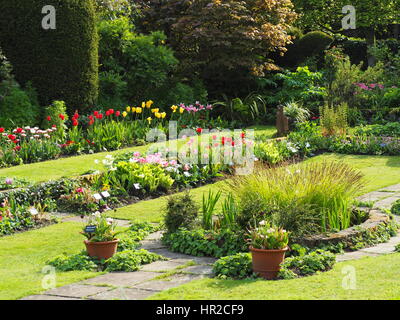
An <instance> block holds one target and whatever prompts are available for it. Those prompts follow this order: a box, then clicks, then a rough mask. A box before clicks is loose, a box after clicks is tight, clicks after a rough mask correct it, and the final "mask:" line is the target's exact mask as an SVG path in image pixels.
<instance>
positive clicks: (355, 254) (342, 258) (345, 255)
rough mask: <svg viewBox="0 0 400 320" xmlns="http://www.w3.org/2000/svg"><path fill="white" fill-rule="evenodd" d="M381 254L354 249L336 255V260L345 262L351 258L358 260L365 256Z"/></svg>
mask: <svg viewBox="0 0 400 320" xmlns="http://www.w3.org/2000/svg"><path fill="white" fill-rule="evenodd" d="M378 255H379V254H375V253H371V252H362V251H354V252H346V253H343V254H340V255H337V256H336V262H343V261H349V260H357V259H361V258H364V257H376V256H378Z"/></svg>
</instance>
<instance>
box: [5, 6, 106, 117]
mask: <svg viewBox="0 0 400 320" xmlns="http://www.w3.org/2000/svg"><path fill="white" fill-rule="evenodd" d="M46 5H52V6H54V7H55V9H56V29H55V30H45V29H43V28H42V20H43V18H44V17H45V16H46V14H42V8H43V7H44V6H46ZM0 47H1V48H2V49H3V51H4V54H5V56H6V57H7V58H8V59H9V60H10V62H11V64H12V65H13V69H14V73H15V77H16V80H17V81H18V82H19V83H20V84H21V85H25V84H26V83H28V82H29V81H31V82H32V85H33V87H34V88H35V89H36V90H37V92H38V94H39V100H40V103H41V104H42V105H49V104H50V103H51V102H52V101H54V100H63V101H65V102H66V103H67V106H68V108H69V111H70V112H72V111H73V110H75V109H84V108H85V107H87V106H89V105H91V104H93V103H94V102H95V101H96V99H97V95H98V35H97V30H96V13H95V8H94V0H13V1H10V0H0Z"/></svg>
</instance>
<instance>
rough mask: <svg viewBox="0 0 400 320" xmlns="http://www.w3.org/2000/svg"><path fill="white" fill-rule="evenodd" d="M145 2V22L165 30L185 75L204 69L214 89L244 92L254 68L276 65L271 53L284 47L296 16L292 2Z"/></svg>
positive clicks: (258, 71)
mask: <svg viewBox="0 0 400 320" xmlns="http://www.w3.org/2000/svg"><path fill="white" fill-rule="evenodd" d="M142 2H143V3H145V6H144V9H143V19H142V21H141V27H142V28H144V29H147V30H150V31H154V30H163V31H164V32H166V34H167V35H168V40H169V41H170V43H171V45H172V47H173V48H174V50H175V51H176V52H177V56H178V58H179V60H180V61H181V64H180V66H181V69H183V73H184V74H185V76H188V77H191V76H193V74H198V73H200V77H201V79H204V80H205V83H206V84H207V88H210V89H211V88H212V89H213V90H214V92H213V93H215V91H217V90H218V91H219V92H221V91H223V92H227V90H229V91H230V92H234V91H236V89H238V90H241V91H243V82H242V81H243V79H246V78H247V79H248V78H249V75H250V73H253V74H257V75H260V74H261V75H262V74H263V73H264V71H266V70H268V69H271V68H273V67H274V64H273V62H271V59H269V58H270V54H271V53H272V52H277V53H281V52H284V51H285V46H286V44H288V43H289V42H290V40H291V37H290V36H289V35H288V34H287V33H286V29H288V28H289V26H290V24H291V22H292V21H294V19H295V17H296V13H295V12H294V11H293V6H292V4H291V2H290V1H273V2H271V1H265V0H263V1H257V2H254V1H249V0H246V1H240V2H238V1H234V0H229V1H224V2H220V1H213V2H211V3H210V1H208V0H201V1H192V2H188V1H180V0H176V1H171V0H164V1H161V2H160V1H146V2H145V1H142ZM216 21H218V24H216V23H215V22H216ZM199 26H201V28H200V27H199ZM265 26H268V28H266V27H265ZM232 43H234V44H235V45H234V46H233V45H232ZM215 88H218V89H217V90H215Z"/></svg>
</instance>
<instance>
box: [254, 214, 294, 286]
mask: <svg viewBox="0 0 400 320" xmlns="http://www.w3.org/2000/svg"><path fill="white" fill-rule="evenodd" d="M249 233H250V239H249V244H250V252H251V256H252V261H253V271H254V272H255V273H257V274H259V275H260V276H262V277H263V278H264V279H267V280H272V279H276V277H277V275H278V272H279V270H280V265H281V263H282V262H283V260H284V258H285V252H286V251H287V250H288V242H289V233H288V232H287V231H286V230H284V229H280V228H276V227H272V226H271V225H270V224H268V223H266V222H265V221H262V222H260V224H259V226H258V227H257V228H254V229H252V230H251V231H250V232H249Z"/></svg>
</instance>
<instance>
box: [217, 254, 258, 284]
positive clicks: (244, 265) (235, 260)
mask: <svg viewBox="0 0 400 320" xmlns="http://www.w3.org/2000/svg"><path fill="white" fill-rule="evenodd" d="M213 272H214V274H215V275H216V276H217V277H218V278H220V279H229V278H233V279H246V278H248V277H250V276H251V275H252V274H253V267H252V261H251V254H250V253H238V254H235V255H232V256H227V257H223V258H221V259H219V260H217V261H216V262H215V263H214V265H213Z"/></svg>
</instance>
